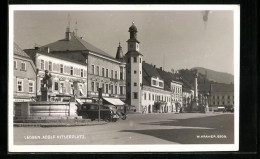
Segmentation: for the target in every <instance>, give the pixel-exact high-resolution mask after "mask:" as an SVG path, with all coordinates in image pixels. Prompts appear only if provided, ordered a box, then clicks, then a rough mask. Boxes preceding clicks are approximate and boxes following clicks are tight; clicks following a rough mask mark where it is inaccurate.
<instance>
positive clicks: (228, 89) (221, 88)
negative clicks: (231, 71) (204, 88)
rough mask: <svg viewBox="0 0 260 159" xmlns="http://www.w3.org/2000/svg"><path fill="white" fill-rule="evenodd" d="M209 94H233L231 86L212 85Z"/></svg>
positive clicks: (232, 86)
mask: <svg viewBox="0 0 260 159" xmlns="http://www.w3.org/2000/svg"><path fill="white" fill-rule="evenodd" d="M211 92H234V85H233V84H223V83H214V84H211Z"/></svg>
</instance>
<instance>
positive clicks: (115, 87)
mask: <svg viewBox="0 0 260 159" xmlns="http://www.w3.org/2000/svg"><path fill="white" fill-rule="evenodd" d="M115 94H117V86H115Z"/></svg>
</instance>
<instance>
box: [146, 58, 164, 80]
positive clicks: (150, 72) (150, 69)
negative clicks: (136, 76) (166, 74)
mask: <svg viewBox="0 0 260 159" xmlns="http://www.w3.org/2000/svg"><path fill="white" fill-rule="evenodd" d="M143 71H144V72H145V74H143V75H145V76H148V77H159V79H162V77H161V76H160V74H159V73H158V71H157V70H156V68H154V66H153V65H150V64H147V63H145V62H143Z"/></svg>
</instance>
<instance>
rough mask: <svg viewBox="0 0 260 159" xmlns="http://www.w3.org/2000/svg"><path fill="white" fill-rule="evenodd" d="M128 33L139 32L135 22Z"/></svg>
mask: <svg viewBox="0 0 260 159" xmlns="http://www.w3.org/2000/svg"><path fill="white" fill-rule="evenodd" d="M128 31H129V32H137V28H136V26H135V24H134V22H133V23H132V26H130V28H129V30H128Z"/></svg>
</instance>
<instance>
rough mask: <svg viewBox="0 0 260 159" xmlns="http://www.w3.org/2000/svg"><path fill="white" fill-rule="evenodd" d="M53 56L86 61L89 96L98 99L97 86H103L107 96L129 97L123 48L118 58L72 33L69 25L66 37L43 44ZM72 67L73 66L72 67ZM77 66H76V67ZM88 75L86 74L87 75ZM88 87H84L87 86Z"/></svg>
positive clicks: (118, 53)
mask: <svg viewBox="0 0 260 159" xmlns="http://www.w3.org/2000/svg"><path fill="white" fill-rule="evenodd" d="M40 50H47V52H49V53H48V54H49V55H53V56H56V57H61V58H66V59H71V60H74V61H78V62H83V63H86V65H87V66H86V68H88V69H87V73H86V77H85V76H84V78H86V80H87V82H86V83H84V86H87V89H86V91H83V94H84V95H87V97H92V98H97V97H98V90H97V88H100V87H101V88H103V89H102V90H103V97H110V98H116V99H122V100H125V94H126V88H125V80H126V77H125V62H124V56H123V52H122V47H121V46H120V44H119V46H118V52H117V55H116V58H114V57H113V56H111V55H109V54H108V53H106V52H104V51H102V50H100V49H98V48H97V47H95V46H93V45H92V44H90V43H88V42H87V41H85V40H84V39H83V38H82V37H78V36H77V35H76V34H75V33H74V32H70V28H69V27H67V29H66V32H65V38H63V39H61V40H58V41H56V42H53V43H50V44H47V45H44V46H42V47H40ZM70 67H72V66H69V67H68V68H70ZM75 67H76V66H75ZM84 73H85V72H84ZM84 75H85V74H84ZM83 90H84V89H83Z"/></svg>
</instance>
